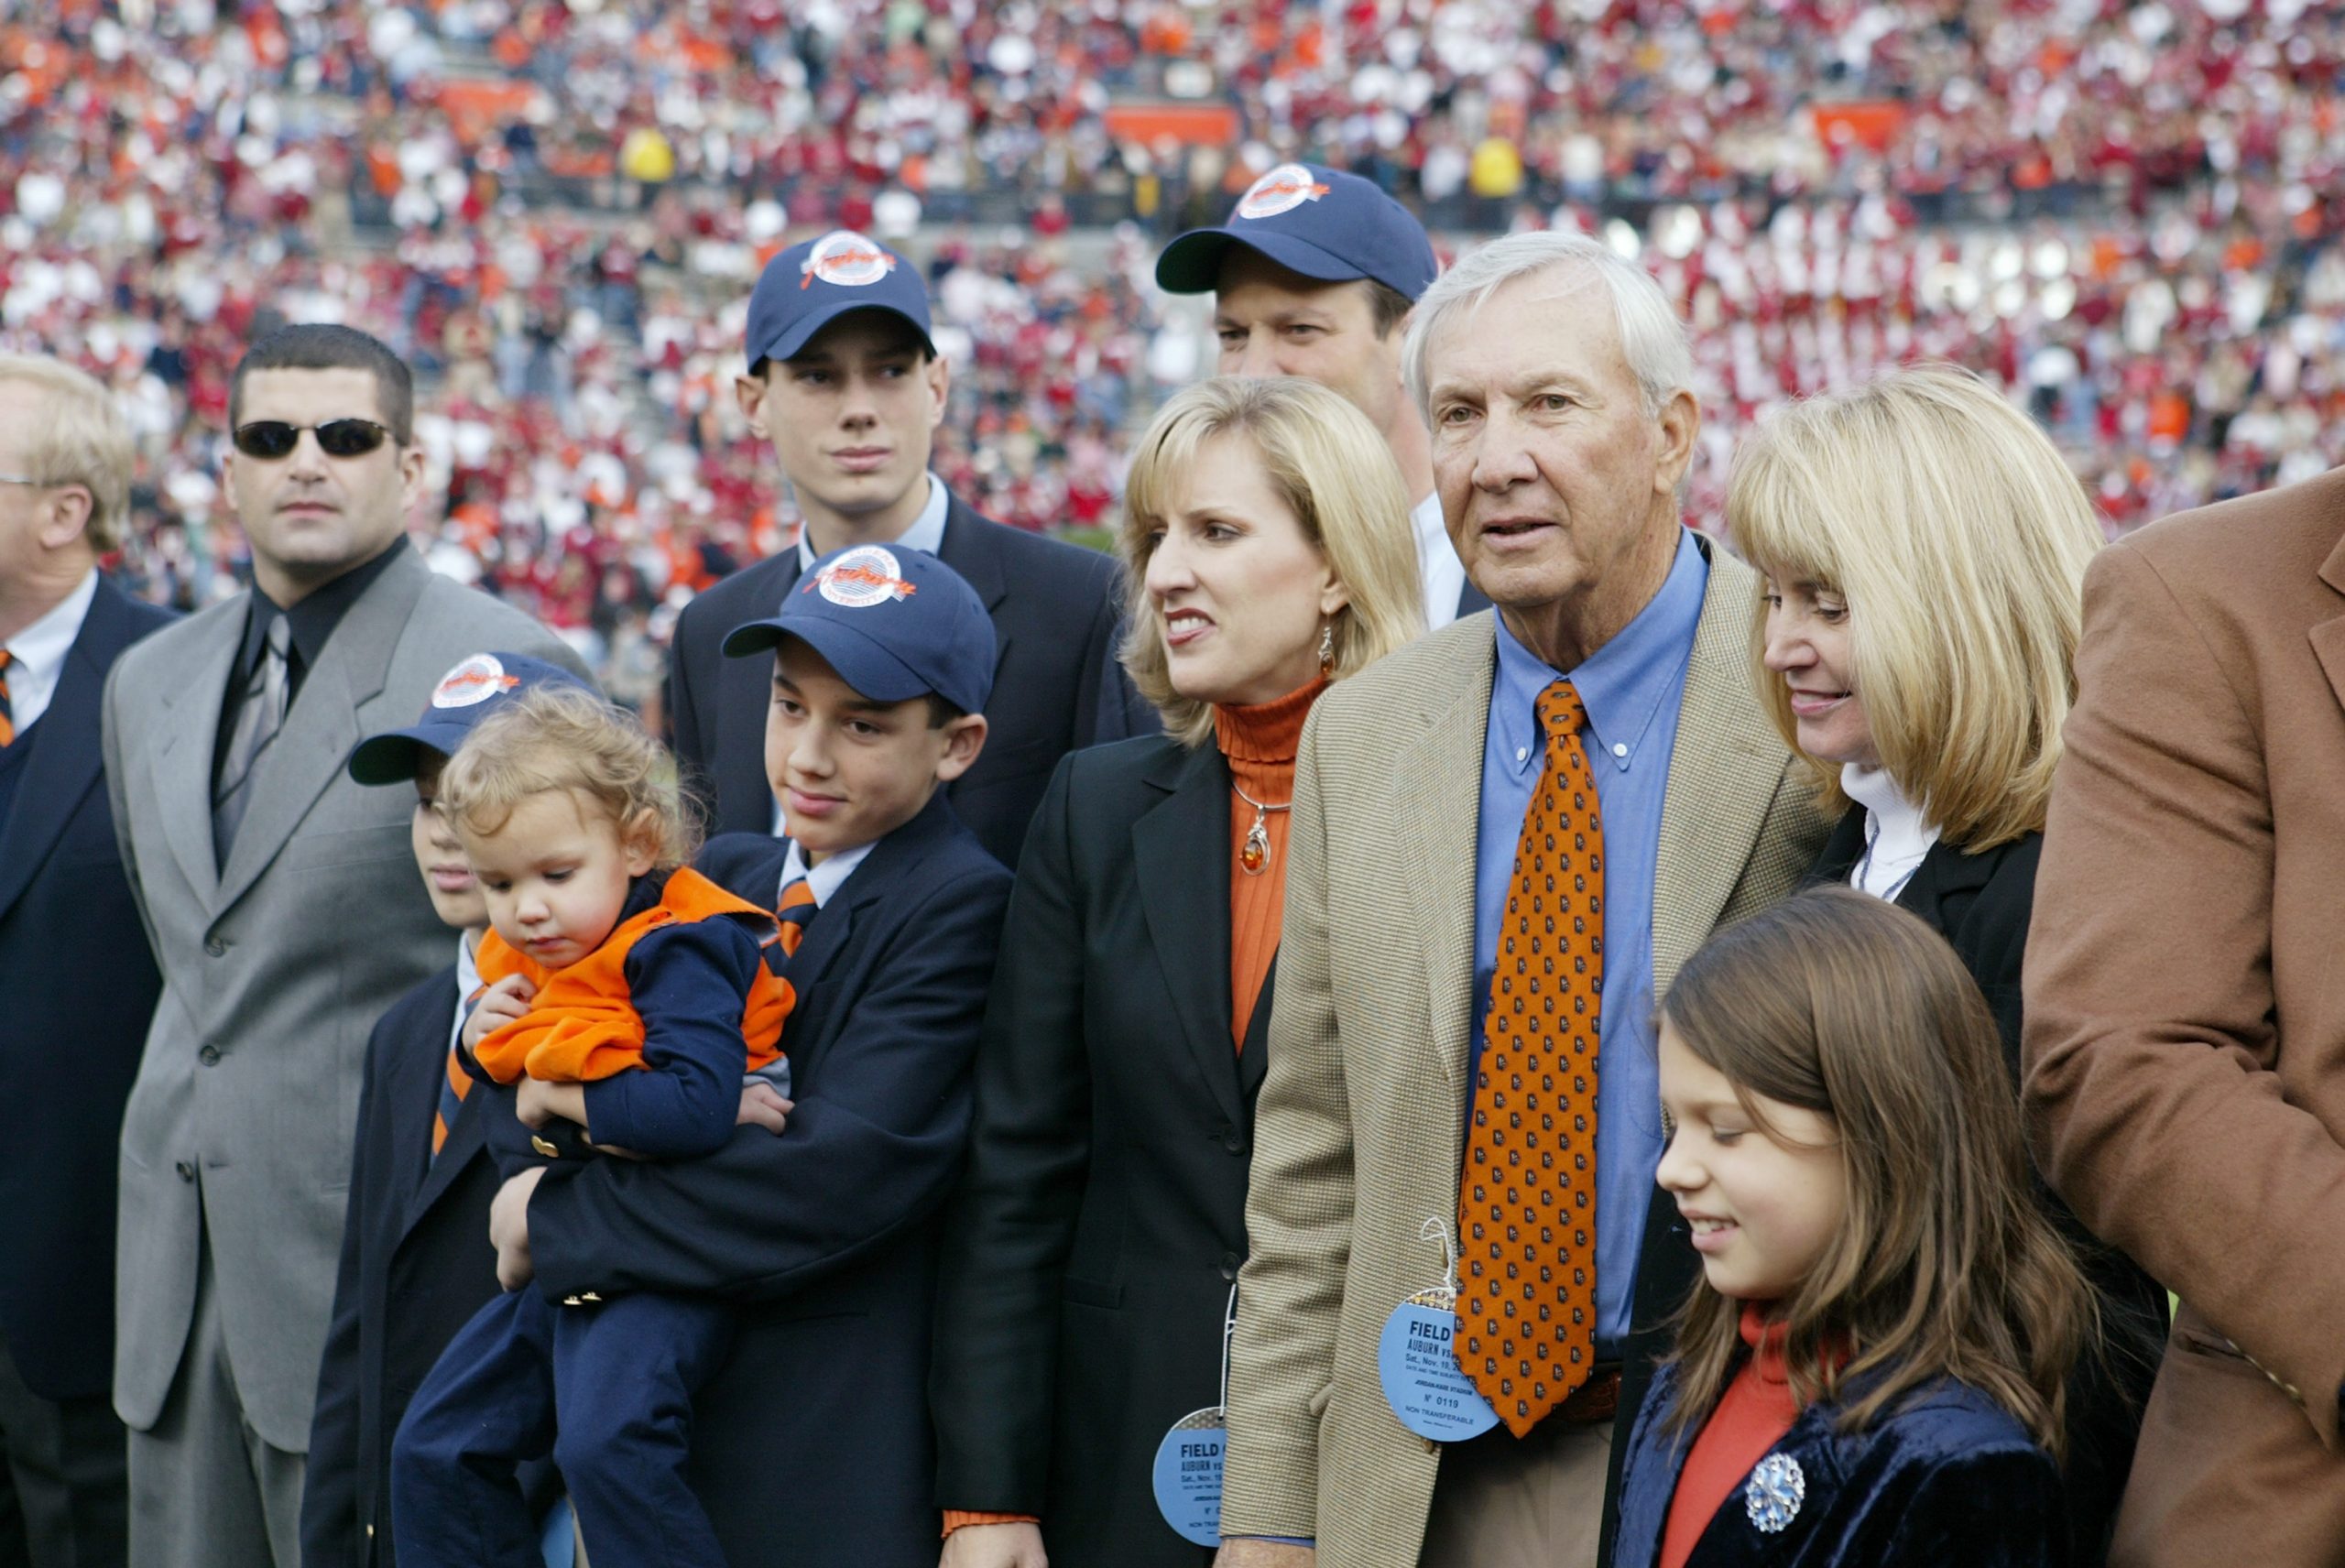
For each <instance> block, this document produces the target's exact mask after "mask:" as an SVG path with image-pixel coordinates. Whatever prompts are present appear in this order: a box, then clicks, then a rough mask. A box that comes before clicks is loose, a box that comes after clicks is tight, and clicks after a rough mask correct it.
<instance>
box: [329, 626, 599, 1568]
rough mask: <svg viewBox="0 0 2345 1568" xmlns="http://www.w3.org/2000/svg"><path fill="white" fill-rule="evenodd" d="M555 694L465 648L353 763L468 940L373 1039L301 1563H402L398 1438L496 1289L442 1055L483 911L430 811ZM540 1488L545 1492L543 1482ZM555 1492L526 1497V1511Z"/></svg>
mask: <svg viewBox="0 0 2345 1568" xmlns="http://www.w3.org/2000/svg"><path fill="white" fill-rule="evenodd" d="M549 684H559V685H564V686H578V687H582V688H583V687H584V682H583V681H580V680H579V679H578V678H577V677H576V676H574V675H573V674H572V673H571V672H570V671H568V670H563V669H562V668H560V667H559V666H557V665H552V664H548V663H545V662H544V661H543V660H540V659H530V658H529V657H527V656H526V655H523V654H518V653H484V654H475V655H474V656H472V657H471V658H469V659H463V660H461V661H459V662H458V663H457V664H456V666H455V667H454V668H453V669H452V670H449V671H448V673H447V674H446V675H444V676H442V678H441V680H440V682H439V684H438V685H437V686H435V687H434V688H433V689H432V692H431V700H430V701H429V702H427V703H426V704H425V706H424V710H423V716H422V717H421V718H420V719H419V720H418V721H417V722H416V724H415V725H414V726H413V727H412V728H409V729H404V730H393V731H390V732H389V733H387V734H385V735H372V736H369V737H368V738H367V739H365V740H364V741H361V742H360V743H359V745H358V747H357V749H356V750H354V751H353V752H352V753H351V756H350V761H349V763H348V768H349V771H350V776H351V778H352V779H355V780H356V781H357V782H359V783H361V784H372V785H393V784H409V783H411V784H412V785H413V787H414V789H415V795H416V803H415V816H414V822H413V827H412V843H413V845H414V850H415V863H416V868H417V869H418V870H419V871H420V872H421V873H422V875H423V885H424V887H425V888H426V890H427V891H428V892H429V893H430V894H431V907H432V909H433V911H434V912H435V913H437V914H438V915H439V917H440V919H441V920H443V921H445V922H446V923H447V924H448V925H449V926H451V927H453V928H454V929H455V930H456V931H458V932H459V933H461V934H460V935H459V937H458V939H457V942H456V955H455V956H456V961H455V963H454V964H452V965H450V966H449V967H448V968H445V969H442V971H440V973H439V974H437V975H433V976H431V978H430V979H428V980H426V981H424V982H423V983H422V984H421V985H418V986H416V987H415V989H413V990H412V991H409V993H408V994H407V995H406V996H403V997H401V998H400V999H399V1000H398V1002H397V1003H396V1004H394V1005H393V1007H391V1009H390V1011H388V1012H387V1013H386V1014H384V1015H383V1018H382V1020H381V1021H380V1022H379V1023H377V1024H376V1026H375V1030H374V1034H373V1036H372V1037H371V1038H370V1039H369V1040H368V1041H367V1043H366V1069H365V1079H364V1080H363V1083H362V1086H361V1088H360V1091H359V1099H358V1137H357V1143H356V1148H355V1152H354V1157H353V1159H352V1161H351V1171H350V1206H349V1211H348V1218H347V1220H346V1221H345V1223H344V1226H343V1233H342V1264H341V1273H340V1275H339V1277H338V1278H337V1279H336V1281H335V1284H334V1296H333V1319H332V1321H331V1323H330V1326H329V1327H328V1329H327V1331H326V1345H325V1356H324V1357H323V1360H322V1363H321V1365H320V1367H319V1368H318V1403H317V1413H316V1415H315V1417H314V1418H313V1420H312V1424H311V1432H310V1460H309V1467H308V1471H307V1474H306V1475H305V1476H304V1479H303V1485H302V1492H301V1561H302V1563H303V1565H304V1568H361V1565H362V1564H365V1563H377V1564H381V1565H383V1568H389V1565H390V1564H391V1563H394V1562H395V1561H396V1558H395V1555H394V1552H393V1549H392V1540H391V1486H390V1461H391V1435H392V1433H394V1432H397V1431H398V1423H399V1418H400V1417H401V1416H402V1415H404V1414H405V1413H406V1411H407V1403H408V1398H409V1395H410V1394H411V1393H412V1392H413V1391H414V1389H415V1388H416V1386H417V1385H418V1384H420V1383H421V1382H422V1381H423V1377H424V1374H425V1373H427V1372H429V1371H431V1366H432V1363H434V1362H435V1361H437V1360H439V1358H440V1352H441V1351H442V1349H444V1348H445V1347H446V1346H447V1344H448V1342H449V1341H450V1340H452V1339H453V1338H454V1337H455V1334H456V1331H457V1330H458V1329H460V1328H462V1327H463V1326H464V1323H465V1322H466V1321H467V1320H469V1319H470V1318H471V1317H472V1315H473V1313H474V1312H477V1311H478V1310H479V1309H480V1306H481V1303H482V1302H484V1301H487V1300H489V1299H490V1298H491V1297H493V1296H495V1295H496V1249H495V1248H493V1247H490V1246H489V1244H488V1211H489V1203H490V1201H491V1200H492V1199H493V1198H494V1197H495V1196H496V1188H497V1178H496V1162H495V1161H494V1160H492V1159H491V1158H490V1155H489V1153H488V1150H487V1149H486V1147H485V1144H484V1142H483V1139H482V1126H481V1123H482V1106H483V1101H482V1100H481V1099H478V1098H473V1097H471V1096H470V1095H469V1094H468V1091H469V1090H470V1089H471V1087H472V1080H471V1078H469V1077H468V1076H466V1075H465V1074H464V1073H462V1072H461V1071H459V1070H457V1068H456V1066H455V1062H454V1061H453V1054H452V1053H453V1048H454V1045H455V1040H456V1031H457V1029H458V1027H459V1024H460V1022H461V1018H462V1015H463V1011H464V1007H463V1004H464V1000H465V998H467V997H469V996H472V995H473V994H474V992H475V991H477V990H478V989H479V988H480V975H479V973H478V971H477V970H476V969H475V968H474V953H476V952H477V951H478V948H479V943H480V938H481V933H482V932H484V931H486V930H487V929H488V906H487V904H486V903H485V901H484V900H483V898H482V897H481V891H480V886H479V883H478V882H477V881H476V880H475V879H474V876H473V872H472V867H471V866H470V865H469V864H468V863H467V862H466V861H465V859H464V845H463V844H459V843H458V842H457V840H456V835H455V833H454V831H453V829H451V828H450V827H449V826H448V824H447V822H445V821H443V820H442V818H441V816H440V815H439V813H438V812H437V811H433V810H432V801H433V799H434V797H435V795H436V793H437V789H438V785H439V779H440V770H441V768H442V766H443V765H444V764H445V763H446V762H447V760H448V758H449V757H450V756H451V755H453V753H454V751H455V749H456V747H457V746H459V745H461V744H463V741H464V736H465V735H467V734H469V733H470V732H471V730H472V727H473V726H474V724H478V723H479V722H480V721H481V720H482V719H483V718H485V717H486V716H487V715H489V714H490V713H495V712H496V711H497V709H498V708H499V707H501V706H503V705H504V703H505V702H507V700H509V699H510V698H511V697H512V696H513V695H514V694H516V693H517V692H519V691H527V690H529V689H530V688H531V687H534V686H539V685H549ZM394 1302H396V1303H397V1309H396V1310H394V1308H393V1303H394ZM537 1479H540V1480H544V1481H548V1482H550V1479H551V1476H550V1473H548V1474H546V1475H541V1476H540V1477H537ZM532 1492H533V1494H536V1495H534V1496H533V1497H532V1499H531V1500H532V1501H533V1502H542V1501H544V1500H545V1497H546V1495H547V1494H550V1493H551V1486H550V1485H539V1486H533V1487H532Z"/></svg>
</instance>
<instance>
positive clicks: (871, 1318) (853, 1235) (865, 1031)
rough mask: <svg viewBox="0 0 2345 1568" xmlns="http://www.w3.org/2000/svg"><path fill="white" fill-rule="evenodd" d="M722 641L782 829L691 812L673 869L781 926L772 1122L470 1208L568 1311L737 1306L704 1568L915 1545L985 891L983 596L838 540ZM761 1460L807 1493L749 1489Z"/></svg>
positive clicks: (707, 1410) (979, 984)
mask: <svg viewBox="0 0 2345 1568" xmlns="http://www.w3.org/2000/svg"><path fill="white" fill-rule="evenodd" d="M725 653H726V654H727V655H728V656H730V657H732V658H735V659H739V660H741V661H743V662H744V663H748V662H751V661H754V662H755V663H756V664H757V665H758V666H759V667H760V668H761V669H762V670H764V672H765V681H766V691H767V693H768V695H767V705H768V707H769V709H770V713H771V717H770V720H769V724H768V726H767V731H766V743H765V748H764V749H765V757H766V771H767V775H768V777H769V780H770V784H769V792H770V794H771V796H772V797H773V798H774V799H775V800H777V801H778V803H779V806H780V813H781V818H782V825H783V828H784V830H785V832H786V833H787V834H788V835H789V836H788V838H787V840H786V841H780V840H776V839H774V838H773V837H771V836H770V835H768V834H765V833H756V834H735V835H727V836H725V837H722V838H718V839H716V840H714V841H713V842H711V843H710V844H709V845H708V846H707V848H706V849H705V850H704V852H703V853H702V855H701V859H700V868H701V869H702V870H703V871H704V872H705V873H707V874H708V875H709V876H711V877H714V878H715V879H716V880H717V881H718V882H720V883H722V884H723V885H724V886H725V887H727V888H729V889H730V890H731V891H733V892H734V893H736V894H737V895H739V896H740V897H743V898H752V899H756V900H758V901H759V902H760V903H770V904H771V905H772V906H773V907H774V909H775V910H776V912H777V914H778V915H779V916H780V919H781V920H782V921H783V923H784V926H785V928H794V929H795V931H796V932H797V935H796V939H795V942H796V944H795V946H794V948H791V951H790V953H789V955H788V957H787V958H786V959H784V960H782V961H781V962H782V963H783V964H784V969H783V973H784V975H786V977H787V978H788V979H789V980H790V982H791V987H792V989H793V990H794V991H795V993H796V995H797V1003H796V1006H795V1007H794V1008H793V1010H792V1012H791V1018H790V1022H789V1024H788V1026H787V1028H786V1029H785V1031H784V1033H783V1035H782V1049H783V1052H784V1054H785V1055H786V1056H787V1057H788V1058H789V1060H790V1067H791V1083H792V1093H793V1094H795V1095H796V1099H795V1101H794V1102H792V1103H791V1104H790V1105H787V1107H786V1109H787V1115H788V1122H787V1127H786V1129H785V1130H784V1131H783V1133H782V1136H780V1137H779V1138H777V1137H774V1136H772V1134H771V1132H770V1131H769V1127H768V1125H766V1124H760V1125H757V1126H746V1127H743V1128H742V1129H740V1130H739V1131H736V1134H735V1136H734V1138H733V1140H732V1142H731V1143H729V1144H727V1145H726V1146H725V1148H724V1149H720V1150H719V1151H718V1152H717V1153H715V1154H714V1155H711V1156H708V1157H707V1158H705V1159H701V1160H679V1161H671V1162H659V1161H637V1160H580V1161H570V1160H557V1161H554V1162H553V1163H552V1164H551V1166H548V1167H542V1168H540V1169H538V1170H533V1171H525V1172H523V1173H522V1174H520V1175H518V1176H516V1177H515V1178H514V1179H513V1180H512V1181H510V1182H508V1183H507V1187H506V1189H505V1191H504V1192H501V1193H500V1194H499V1195H498V1197H497V1200H496V1211H495V1213H494V1214H493V1215H492V1221H491V1225H492V1234H493V1235H494V1236H495V1238H496V1242H497V1246H498V1248H499V1252H500V1258H501V1267H502V1268H503V1269H504V1270H505V1272H506V1274H507V1278H520V1279H528V1278H529V1276H530V1275H531V1273H532V1271H534V1277H535V1278H534V1286H535V1288H536V1289H538V1290H543V1291H544V1292H545V1293H546V1294H547V1296H548V1297H550V1298H551V1299H552V1300H553V1301H558V1302H560V1303H561V1304H562V1305H563V1306H565V1307H567V1308H570V1309H572V1310H573V1311H588V1312H591V1311H593V1310H594V1308H595V1306H596V1304H597V1303H598V1302H599V1301H602V1300H603V1299H605V1298H606V1297H610V1296H613V1295H616V1294H619V1293H621V1292H625V1291H631V1290H662V1291H672V1292H677V1293H683V1294H699V1295H709V1296H716V1297H720V1298H723V1299H725V1300H726V1301H732V1302H735V1303H736V1305H737V1306H738V1308H739V1315H738V1318H737V1320H736V1337H735V1341H734V1345H733V1350H732V1352H731V1355H730V1356H728V1357H727V1359H726V1361H725V1365H724V1366H723V1367H722V1368H720V1369H719V1371H718V1372H717V1374H716V1376H715V1377H714V1379H712V1380H711V1381H710V1382H709V1383H708V1384H707V1385H706V1386H705V1387H704V1388H703V1389H702V1391H701V1394H700V1397H699V1399H697V1400H696V1401H695V1404H694V1409H693V1443H692V1465H691V1472H690V1474H691V1477H692V1482H693V1489H694V1491H695V1492H696V1494H697V1495H698V1496H699V1497H700V1499H701V1501H702V1503H703V1505H704V1507H705V1508H707V1510H708V1514H709V1517H710V1519H711V1520H712V1521H713V1522H714V1525H715V1528H716V1533H717V1538H718V1541H719V1543H720V1544H721V1546H722V1547H723V1549H724V1552H725V1561H726V1562H727V1563H730V1564H731V1565H732V1568H785V1565H786V1568H931V1565H932V1564H933V1563H934V1562H935V1560H936V1552H937V1540H938V1527H939V1522H940V1521H939V1515H938V1513H937V1510H936V1507H935V1504H934V1501H933V1492H934V1481H935V1475H934V1470H935V1451H934V1443H933V1438H932V1436H931V1433H930V1427H929V1420H928V1403H927V1394H926V1383H927V1367H928V1353H929V1323H930V1309H931V1301H932V1298H933V1294H934V1280H935V1269H936V1262H935V1252H936V1245H935V1244H936V1225H937V1212H938V1210H939V1208H940V1207H941V1206H942V1204H943V1200H944V1197H945V1194H946V1192H948V1190H949V1189H950V1187H951V1185H952V1182H953V1180H954V1175H955V1174H956V1173H957V1171H958V1170H959V1166H960V1161H961V1154H962V1149H963V1146H964V1144H965V1141H966V1138H967V1135H968V1127H969V1113H970V1083H971V1078H970V1073H971V1064H972V1062H973V1060H974V1057H975V1054H976V1040H977V1028H978V1022H979V1019H980V1018H981V1016H982V1014H983V1012H984V1008H985V996H986V987H987V980H988V978H989V977H990V975H991V973H992V968H993V959H994V950H995V947H996V944H997V942H998V939H999V935H1000V928H1001V920H1002V915H1003V913H1004V911H1005V910H1006V909H1008V906H1009V873H1008V872H1007V871H1005V870H1004V869H1003V868H1002V866H1001V865H1000V863H999V862H998V861H996V860H995V859H994V858H993V857H992V856H991V855H987V853H986V851H985V848H984V846H983V845H982V844H979V843H978V841H977V839H976V835H975V834H974V833H971V832H970V830H969V829H968V828H966V827H965V826H963V825H962V824H961V822H959V820H958V819H957V818H956V817H955V816H954V812H953V808H952V807H951V806H950V805H949V804H947V802H946V800H945V798H944V787H945V786H947V785H949V784H951V783H952V782H954V780H955V779H961V778H963V777H965V776H966V774H967V773H968V771H969V769H970V768H972V767H973V766H974V765H975V764H976V761H977V759H978V757H979V756H980V754H981V753H982V751H983V749H984V747H985V745H986V740H987V729H988V724H987V717H986V713H985V709H986V704H987V699H988V697H989V695H990V693H991V691H992V690H993V670H994V667H995V662H996V660H995V643H994V624H993V622H992V621H991V620H990V619H989V618H988V617H987V614H986V609H985V604H984V602H983V601H982V600H981V599H980V598H979V597H978V595H977V594H976V592H975V591H974V590H973V589H972V588H971V587H970V586H969V585H968V584H967V583H965V582H963V581H962V580H961V579H960V578H959V577H957V576H956V575H955V574H954V572H952V570H951V569H950V568H948V567H946V566H945V565H944V564H943V562H941V561H938V560H936V559H935V558H934V557H933V556H930V555H927V554H925V553H923V552H921V551H918V550H904V549H900V548H895V547H889V546H884V545H862V546H857V547H855V548H851V549H848V550H841V551H838V552H835V553H834V554H832V555H829V556H825V557H823V558H821V559H819V560H817V561H815V562H814V563H813V568H812V570H811V571H810V572H808V573H807V574H806V576H805V578H804V579H803V580H802V581H801V582H799V583H797V585H796V586H795V587H794V588H792V590H791V593H790V594H789V596H788V597H787V599H785V600H784V601H783V603H782V605H781V613H780V615H776V616H772V617H769V618H767V619H763V620H758V621H753V622H751V623H749V624H747V625H746V626H739V627H736V629H735V630H734V631H733V633H732V635H731V636H729V637H726V638H725ZM790 942H791V937H790V936H789V935H788V934H785V938H784V942H783V944H782V945H783V946H785V947H788V946H790ZM777 1475H786V1476H787V1477H789V1483H790V1491H791V1495H792V1496H793V1497H802V1498H819V1499H821V1501H822V1506H821V1507H813V1508H776V1507H775V1506H774V1497H775V1493H774V1490H773V1486H774V1478H775V1477H776V1476H777ZM587 1545H588V1548H589V1550H590V1551H591V1550H593V1549H594V1542H592V1541H589V1542H588V1543H587ZM605 1568H607V1565H605Z"/></svg>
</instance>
